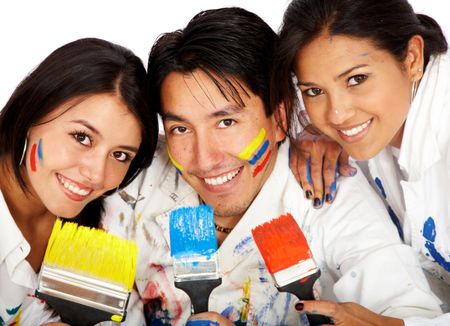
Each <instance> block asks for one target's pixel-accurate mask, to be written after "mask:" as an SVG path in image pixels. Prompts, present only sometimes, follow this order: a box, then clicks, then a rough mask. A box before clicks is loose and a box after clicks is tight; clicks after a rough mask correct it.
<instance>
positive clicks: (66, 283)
mask: <svg viewBox="0 0 450 326" xmlns="http://www.w3.org/2000/svg"><path fill="white" fill-rule="evenodd" d="M37 291H39V292H41V293H45V294H48V295H51V296H53V297H57V298H61V299H65V300H68V301H72V302H76V303H79V304H82V305H86V306H89V307H92V308H96V309H99V310H103V311H107V312H110V313H111V314H114V315H121V316H123V315H124V314H125V310H126V307H127V302H128V298H129V296H130V293H129V292H128V290H127V289H125V288H123V287H122V286H120V285H117V284H111V283H109V282H106V281H102V280H99V279H95V278H93V277H89V276H84V275H80V274H77V273H73V272H69V271H66V270H62V269H60V268H57V267H51V266H48V265H45V264H44V265H42V269H41V272H40V274H39V286H38V289H37Z"/></svg>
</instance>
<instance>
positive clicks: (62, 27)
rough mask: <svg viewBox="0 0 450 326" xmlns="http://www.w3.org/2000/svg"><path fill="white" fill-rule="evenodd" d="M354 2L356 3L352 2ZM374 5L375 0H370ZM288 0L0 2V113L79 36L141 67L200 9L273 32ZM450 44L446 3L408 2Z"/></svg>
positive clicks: (449, 11) (449, 15)
mask: <svg viewBox="0 0 450 326" xmlns="http://www.w3.org/2000/svg"><path fill="white" fill-rule="evenodd" d="M355 1H356V0H355ZM374 1H377V0H374ZM288 3H289V0H160V1H156V0H77V1H75V0H72V1H69V0H0V109H1V108H3V106H4V105H5V103H6V101H7V100H8V98H9V96H10V95H11V93H12V92H13V90H14V88H15V87H16V85H17V84H18V83H19V82H20V81H21V80H22V79H23V78H24V77H25V76H26V75H27V74H28V73H29V72H30V71H31V70H32V69H33V68H34V67H35V66H36V65H37V64H39V63H40V62H41V61H42V60H43V59H44V58H45V57H46V56H47V55H48V54H50V52H52V51H53V50H54V49H56V48H57V47H59V46H61V45H63V44H65V43H68V42H70V41H73V40H75V39H78V38H82V37H98V38H103V39H106V40H108V41H112V42H115V43H118V44H121V45H123V46H126V47H128V48H129V49H131V50H132V51H134V52H135V53H136V54H137V55H138V56H139V57H140V58H141V59H142V60H143V62H144V64H145V65H146V62H147V56H148V52H149V50H150V48H151V46H152V44H153V42H154V41H155V39H156V38H157V37H158V35H160V34H161V33H165V32H171V31H174V30H175V29H178V28H183V27H184V26H185V25H186V24H187V22H188V21H189V20H190V19H191V18H192V16H193V15H195V14H196V13H197V12H199V11H201V10H204V9H211V8H219V7H228V6H239V7H243V8H245V9H248V10H250V11H253V12H255V13H257V14H258V15H259V16H261V18H263V19H264V20H265V21H266V22H267V23H268V24H269V25H270V26H271V27H272V28H273V29H274V30H275V31H277V30H278V27H279V24H280V22H281V20H282V16H283V12H284V9H285V8H286V6H287V4H288ZM410 3H411V4H412V6H413V7H414V9H415V11H416V12H417V13H426V14H428V15H430V16H432V17H433V18H435V19H436V20H437V21H438V22H439V23H440V24H441V26H442V27H443V29H444V30H445V32H446V35H447V38H448V39H449V40H450V38H449V36H450V9H449V8H448V7H449V6H450V2H449V1H448V0H410Z"/></svg>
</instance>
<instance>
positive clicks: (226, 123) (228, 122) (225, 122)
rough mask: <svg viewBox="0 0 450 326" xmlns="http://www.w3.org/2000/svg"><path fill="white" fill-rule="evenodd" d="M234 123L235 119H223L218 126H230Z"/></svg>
mask: <svg viewBox="0 0 450 326" xmlns="http://www.w3.org/2000/svg"><path fill="white" fill-rule="evenodd" d="M235 123H236V121H234V120H233V119H224V120H222V121H220V122H219V128H227V127H231V126H232V125H233V124H235Z"/></svg>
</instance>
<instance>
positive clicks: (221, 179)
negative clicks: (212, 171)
mask: <svg viewBox="0 0 450 326" xmlns="http://www.w3.org/2000/svg"><path fill="white" fill-rule="evenodd" d="M240 170H241V168H239V169H237V170H235V171H233V172H229V173H226V174H224V175H220V176H218V177H215V178H204V179H203V180H205V183H207V184H209V185H212V186H220V185H223V184H224V183H226V182H228V181H230V180H232V179H233V178H234V177H235V176H236V175H237V174H238V173H239V171H240Z"/></svg>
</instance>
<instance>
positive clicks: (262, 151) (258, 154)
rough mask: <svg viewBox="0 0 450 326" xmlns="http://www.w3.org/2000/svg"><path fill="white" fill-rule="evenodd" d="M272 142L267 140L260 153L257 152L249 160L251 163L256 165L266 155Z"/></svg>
mask: <svg viewBox="0 0 450 326" xmlns="http://www.w3.org/2000/svg"><path fill="white" fill-rule="evenodd" d="M269 144H270V142H269V141H268V140H266V141H265V142H264V144H263V145H262V147H261V148H260V149H259V151H258V153H256V154H255V155H254V156H253V157H252V159H251V160H250V161H248V162H249V163H250V164H251V165H255V163H256V162H258V160H259V159H260V158H261V157H262V156H263V155H264V153H265V152H266V150H267V149H268V148H269Z"/></svg>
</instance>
